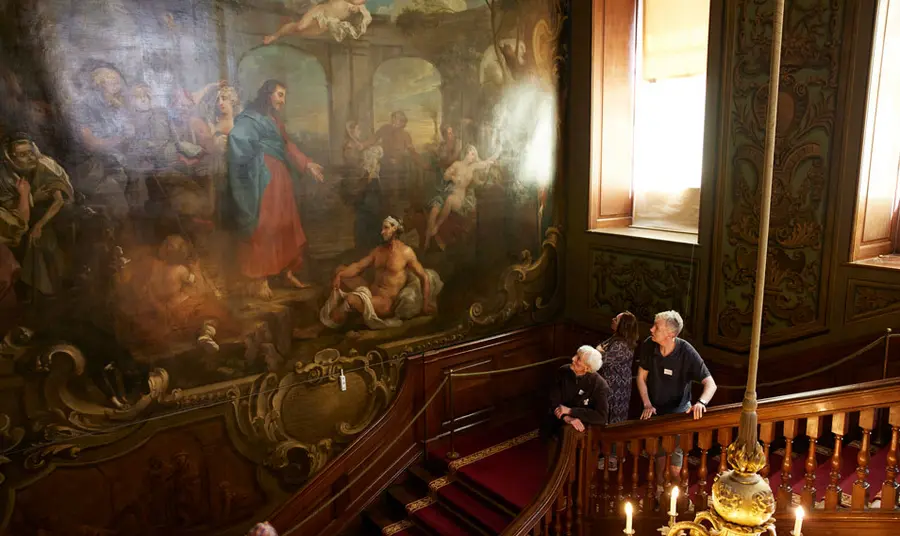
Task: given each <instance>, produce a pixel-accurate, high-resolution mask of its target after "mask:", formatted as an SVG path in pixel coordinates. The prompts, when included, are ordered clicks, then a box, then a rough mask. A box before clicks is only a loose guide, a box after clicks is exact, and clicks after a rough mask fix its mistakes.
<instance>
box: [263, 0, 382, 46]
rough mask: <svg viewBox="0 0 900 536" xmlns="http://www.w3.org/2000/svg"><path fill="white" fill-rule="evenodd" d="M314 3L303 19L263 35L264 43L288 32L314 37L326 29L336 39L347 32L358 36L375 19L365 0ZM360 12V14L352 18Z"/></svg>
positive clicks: (270, 41)
mask: <svg viewBox="0 0 900 536" xmlns="http://www.w3.org/2000/svg"><path fill="white" fill-rule="evenodd" d="M311 1H312V2H313V3H314V4H315V5H314V6H313V7H311V8H309V10H308V11H307V12H306V13H304V14H303V16H302V17H301V18H300V20H298V21H295V22H289V23H287V24H285V25H283V26H282V27H281V28H279V29H278V31H277V32H275V33H274V34H272V35H267V36H266V37H265V38H263V44H264V45H271V44H272V43H274V42H275V41H277V40H278V39H280V38H282V37H284V36H286V35H294V34H296V35H300V36H302V37H315V36H317V35H321V34H322V33H324V32H325V31H326V30H327V31H329V32H331V35H332V37H334V39H335V41H338V42H340V41H343V40H344V38H345V37H346V36H348V35H349V36H350V37H352V38H353V39H359V38H360V37H361V36H362V35H363V34H364V33H366V28H368V26H369V23H371V22H372V14H371V13H369V10H368V9H366V0H311ZM357 13H359V14H360V15H361V17H354V20H353V21H352V22H351V21H350V18H351V17H353V15H355V14H357Z"/></svg>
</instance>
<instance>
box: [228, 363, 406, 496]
mask: <svg viewBox="0 0 900 536" xmlns="http://www.w3.org/2000/svg"><path fill="white" fill-rule="evenodd" d="M401 367H402V361H387V360H385V359H384V358H383V357H382V356H381V354H380V353H378V352H374V351H373V352H369V353H368V354H366V355H365V356H362V355H358V354H356V353H355V352H351V355H349V356H342V355H341V354H340V352H338V351H337V350H335V349H331V348H329V349H326V350H322V351H320V352H319V353H317V354H316V356H315V358H314V360H313V362H312V363H308V364H303V363H297V365H296V366H295V369H294V371H293V372H292V373H290V374H287V375H285V376H284V377H282V378H278V377H277V376H276V375H275V374H262V375H260V376H258V377H257V378H256V379H255V380H254V381H253V382H252V384H251V386H250V388H249V392H248V393H246V394H243V395H241V394H240V393H239V392H237V391H236V392H234V393H233V394H232V398H233V400H232V409H233V414H232V417H233V422H234V424H235V427H236V429H237V431H238V433H239V434H240V436H241V437H242V440H243V441H246V442H247V443H248V444H250V445H253V446H254V447H256V448H257V450H260V451H264V452H265V456H264V460H263V462H264V464H265V465H266V466H267V467H269V468H270V469H273V470H277V471H282V472H283V474H284V476H285V478H286V479H287V480H289V481H290V482H291V483H294V484H296V483H300V482H302V481H304V480H306V479H307V478H309V477H310V476H311V475H313V474H315V473H316V472H318V471H319V470H321V469H322V468H323V467H324V466H325V464H326V463H327V462H328V461H329V460H330V459H331V458H332V457H333V456H334V455H335V453H336V451H337V449H338V448H339V447H340V446H341V445H344V444H346V443H348V442H350V441H351V440H352V439H353V438H354V437H355V436H356V435H358V434H359V433H361V432H362V431H363V430H364V429H365V428H366V427H367V426H369V425H370V424H371V423H372V422H373V421H374V420H375V418H376V417H377V416H378V415H379V414H380V413H381V412H382V411H383V410H384V409H385V408H386V407H387V405H388V403H389V402H390V401H391V399H392V398H393V396H394V393H395V391H396V389H397V382H398V379H399V369H400V368H401ZM342 372H343V375H344V382H345V383H346V390H342V389H341V383H342V381H341V373H342Z"/></svg>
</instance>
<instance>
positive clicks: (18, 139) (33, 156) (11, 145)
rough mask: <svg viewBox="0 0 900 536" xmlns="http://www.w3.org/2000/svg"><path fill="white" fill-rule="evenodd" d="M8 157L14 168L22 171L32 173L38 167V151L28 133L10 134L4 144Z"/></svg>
mask: <svg viewBox="0 0 900 536" xmlns="http://www.w3.org/2000/svg"><path fill="white" fill-rule="evenodd" d="M3 149H4V151H6V157H7V159H9V163H10V164H12V166H13V168H15V170H16V171H18V172H20V173H30V172H32V171H34V170H35V168H37V163H38V151H37V147H35V145H34V142H32V141H31V138H29V137H28V135H27V134H23V133H17V134H14V135H13V136H10V137H9V139H7V140H6V143H5V144H4V146H3Z"/></svg>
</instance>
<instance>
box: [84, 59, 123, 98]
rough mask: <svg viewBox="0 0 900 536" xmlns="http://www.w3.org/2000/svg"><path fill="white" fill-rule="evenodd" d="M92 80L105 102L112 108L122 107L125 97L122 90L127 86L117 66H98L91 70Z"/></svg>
mask: <svg viewBox="0 0 900 536" xmlns="http://www.w3.org/2000/svg"><path fill="white" fill-rule="evenodd" d="M91 82H92V83H93V84H94V87H96V88H97V90H98V91H99V92H100V95H101V96H102V97H103V102H105V103H106V104H107V105H108V106H110V107H112V108H122V107H123V106H124V105H125V99H124V98H123V96H122V92H123V91H124V88H125V80H124V79H123V78H122V75H121V74H120V73H119V71H117V70H116V69H115V68H113V67H111V66H109V67H98V68H96V69H94V70H92V71H91Z"/></svg>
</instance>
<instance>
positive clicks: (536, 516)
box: [501, 426, 586, 536]
mask: <svg viewBox="0 0 900 536" xmlns="http://www.w3.org/2000/svg"><path fill="white" fill-rule="evenodd" d="M585 437H586V433H585V432H577V431H576V430H575V429H574V428H572V427H571V426H566V427H565V428H564V429H563V440H562V444H561V446H560V450H559V457H558V458H557V459H556V466H555V467H554V469H553V473H552V474H551V475H550V479H549V480H548V481H547V485H546V486H544V489H542V490H541V492H540V493H539V494H538V496H537V497H536V498H535V499H534V501H532V502H531V504H530V505H528V507H526V508H525V509H524V510H522V511H521V512H520V513H519V515H518V516H516V518H515V519H514V520H513V522H512V523H511V524H510V525H509V526H508V527H506V530H504V531H503V533H502V534H501V536H525V535H526V534H529V533H530V532H531V531H532V529H534V527H535V526H536V525H537V524H538V523H540V521H541V520H542V519H544V518H545V517H546V515H547V513H548V512H549V511H550V509H551V508H553V506H554V505H555V504H556V502H557V499H558V498H559V496H560V494H561V493H563V489H564V486H565V485H566V484H567V482H568V476H569V473H571V472H572V471H575V470H576V468H575V460H576V449H577V447H578V443H580V442H584V441H585Z"/></svg>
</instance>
